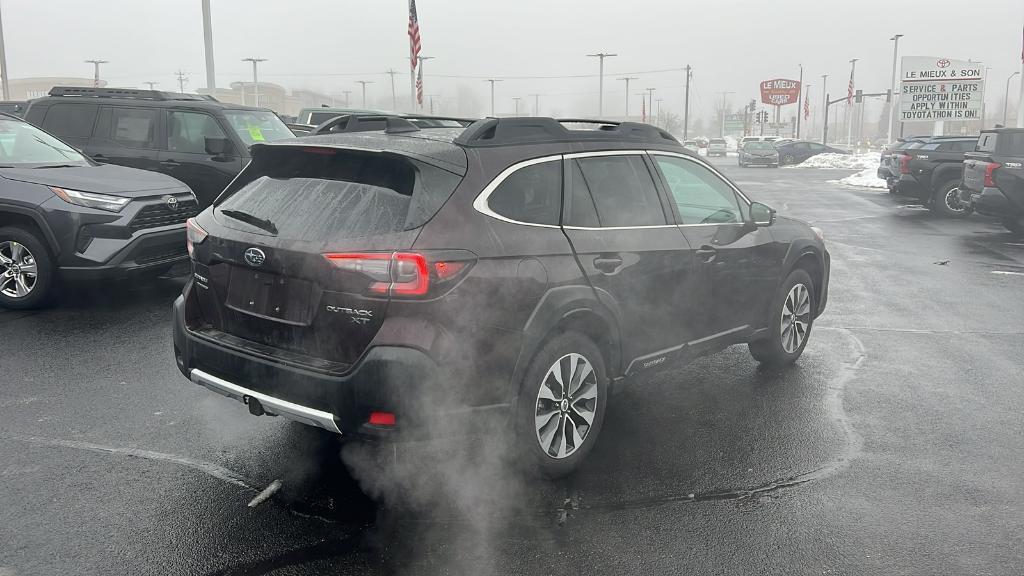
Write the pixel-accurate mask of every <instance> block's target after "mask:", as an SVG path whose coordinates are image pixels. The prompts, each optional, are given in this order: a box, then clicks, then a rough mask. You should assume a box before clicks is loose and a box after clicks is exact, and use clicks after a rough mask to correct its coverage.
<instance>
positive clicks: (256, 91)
mask: <svg viewBox="0 0 1024 576" xmlns="http://www.w3.org/2000/svg"><path fill="white" fill-rule="evenodd" d="M266 61H267V59H266V58H254V57H252V56H250V57H248V58H242V62H252V95H253V100H255V101H256V103H255V104H253V106H256V107H257V108H259V105H260V85H259V80H258V79H257V78H256V65H257V64H259V63H260V62H266Z"/></svg>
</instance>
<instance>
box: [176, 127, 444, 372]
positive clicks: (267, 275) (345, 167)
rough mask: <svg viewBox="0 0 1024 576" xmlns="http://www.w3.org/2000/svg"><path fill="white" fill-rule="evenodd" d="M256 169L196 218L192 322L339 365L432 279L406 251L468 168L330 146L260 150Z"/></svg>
mask: <svg viewBox="0 0 1024 576" xmlns="http://www.w3.org/2000/svg"><path fill="white" fill-rule="evenodd" d="M253 154H254V159H253V162H252V164H251V165H250V166H249V167H248V168H247V169H246V170H245V171H244V172H243V173H242V174H241V175H240V176H239V178H238V180H236V182H234V183H233V184H232V185H231V186H229V187H228V189H227V190H226V191H225V193H224V195H222V196H221V197H220V198H218V200H217V203H216V204H215V206H214V207H212V208H211V209H209V210H207V211H206V212H204V213H203V214H202V215H201V216H200V217H199V218H198V219H197V225H198V226H200V227H201V228H202V229H203V230H204V231H205V233H206V234H208V236H205V238H203V239H202V240H201V242H200V243H198V244H196V245H194V259H195V260H196V264H195V268H196V273H197V274H198V276H199V277H198V278H196V283H197V284H198V285H199V289H197V290H196V291H195V292H196V294H197V298H196V299H197V301H198V302H197V304H198V310H197V311H196V313H195V314H189V316H190V318H192V321H191V322H190V328H191V329H193V330H194V331H196V332H198V333H200V334H203V332H204V331H205V332H206V335H207V336H209V337H212V338H220V339H222V340H224V342H225V343H226V344H236V345H237V344H238V343H239V342H241V343H242V344H246V345H249V344H251V345H254V346H252V347H253V349H254V350H255V351H257V352H260V353H262V354H264V355H266V354H270V355H273V356H278V357H287V358H288V359H290V360H291V361H294V362H297V363H299V364H305V365H308V366H309V367H312V368H321V369H326V370H329V371H339V370H341V371H343V370H344V369H346V368H347V367H348V366H349V365H350V364H351V363H353V362H354V361H355V360H356V359H357V358H358V357H359V356H360V355H361V354H362V353H363V351H364V350H365V349H366V347H367V345H368V344H369V342H370V341H371V340H372V339H373V337H374V335H375V334H376V333H377V330H378V329H379V328H380V326H381V324H382V322H383V320H384V316H385V314H386V312H387V308H388V303H389V301H390V299H391V298H392V297H396V295H397V297H403V295H404V294H408V293H410V291H411V292H412V293H415V292H416V290H417V289H418V287H422V286H425V285H424V284H423V282H426V281H427V279H424V278H423V277H422V273H425V272H426V269H425V264H426V262H425V261H422V262H421V260H422V256H420V257H419V259H418V258H417V257H416V256H419V255H412V254H408V253H406V252H404V251H405V250H408V249H409V248H410V247H411V246H412V245H413V242H414V241H415V239H416V236H417V235H418V232H419V229H420V227H422V226H423V224H425V223H426V222H427V221H428V220H429V219H430V218H431V217H432V216H433V215H434V214H435V213H436V212H437V210H438V209H440V207H441V205H442V204H444V202H445V201H446V200H447V199H448V197H449V196H450V195H451V193H452V191H454V190H455V188H456V187H457V186H458V184H459V182H460V181H461V179H462V175H461V174H456V173H453V172H450V171H448V170H445V169H442V168H439V167H437V166H434V165H432V164H430V163H429V162H428V161H427V160H429V159H424V158H422V157H420V158H417V159H413V158H410V157H407V156H403V155H400V154H391V153H382V152H368V151H362V150H354V149H339V148H332V147H316V146H295V145H270V146H259V147H256V148H254V151H253Z"/></svg>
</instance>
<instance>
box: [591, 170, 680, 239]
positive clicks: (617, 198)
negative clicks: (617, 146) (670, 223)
mask: <svg viewBox="0 0 1024 576" xmlns="http://www.w3.org/2000/svg"><path fill="white" fill-rule="evenodd" d="M577 162H578V163H579V167H580V172H581V173H582V175H583V179H584V181H586V183H587V187H588V188H589V189H590V194H591V196H592V197H593V198H594V205H595V206H596V207H597V215H598V218H600V220H601V226H657V225H663V224H665V223H666V222H665V211H664V210H662V208H661V201H660V200H659V199H658V190H657V188H655V187H654V179H653V178H651V173H650V171H649V170H648V169H647V165H646V164H644V159H643V157H642V156H640V155H630V156H594V157H591V158H580V159H578V160H577Z"/></svg>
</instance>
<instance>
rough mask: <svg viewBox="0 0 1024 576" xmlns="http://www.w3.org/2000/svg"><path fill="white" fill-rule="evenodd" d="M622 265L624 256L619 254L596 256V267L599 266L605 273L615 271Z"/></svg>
mask: <svg viewBox="0 0 1024 576" xmlns="http://www.w3.org/2000/svg"><path fill="white" fill-rule="evenodd" d="M620 266H622V258H619V257H618V256H611V257H605V256H598V257H597V258H594V268H597V269H598V270H600V271H601V272H604V273H605V274H611V273H612V272H615V271H616V270H618V269H619V267H620Z"/></svg>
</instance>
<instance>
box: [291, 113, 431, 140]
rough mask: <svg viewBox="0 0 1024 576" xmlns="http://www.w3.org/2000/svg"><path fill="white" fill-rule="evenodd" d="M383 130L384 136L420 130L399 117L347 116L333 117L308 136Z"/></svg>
mask: <svg viewBox="0 0 1024 576" xmlns="http://www.w3.org/2000/svg"><path fill="white" fill-rule="evenodd" d="M381 128H383V129H384V133H385V134H401V133H404V132H419V131H420V129H419V128H418V127H417V126H416V125H415V124H413V123H412V122H409V121H408V120H407V119H405V118H402V117H401V116H385V115H372V116H367V115H364V116H360V115H358V114H348V115H344V116H335V117H334V118H331V119H330V120H327V121H326V122H323V123H322V124H319V125H318V126H317V127H316V128H314V129H313V130H312V131H311V132H310V133H309V135H310V136H317V135H319V134H338V133H346V132H372V131H375V130H380V129H381Z"/></svg>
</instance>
